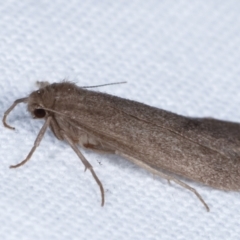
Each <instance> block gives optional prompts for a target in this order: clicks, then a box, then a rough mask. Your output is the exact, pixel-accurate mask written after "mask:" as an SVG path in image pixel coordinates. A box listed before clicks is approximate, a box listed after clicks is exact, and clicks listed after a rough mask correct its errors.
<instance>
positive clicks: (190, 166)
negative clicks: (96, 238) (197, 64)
mask: <svg viewBox="0 0 240 240" xmlns="http://www.w3.org/2000/svg"><path fill="white" fill-rule="evenodd" d="M39 85H40V88H39V90H37V91H34V92H32V93H31V94H30V95H29V96H28V97H26V98H21V99H18V100H16V101H15V102H14V103H13V105H12V106H11V107H10V108H9V109H8V110H7V111H6V112H5V114H4V117H3V124H4V126H5V127H8V128H10V129H14V128H13V127H11V126H9V125H8V124H7V123H6V118H7V115H8V114H9V113H10V112H11V111H12V110H13V108H14V107H15V106H16V105H17V104H18V103H21V102H24V103H27V107H28V111H29V112H30V113H31V114H32V116H33V117H34V118H43V119H45V123H44V125H43V127H42V128H41V130H40V132H39V134H38V136H37V138H36V140H35V143H34V146H33V148H32V149H31V151H30V152H29V154H28V156H27V157H26V159H25V160H23V161H22V162H21V163H19V164H17V165H14V166H10V167H11V168H16V167H19V166H21V165H23V164H24V163H26V162H27V161H28V160H29V159H30V158H31V156H32V154H33V152H34V151H35V149H36V148H37V147H38V145H39V144H40V142H41V140H42V138H43V135H44V133H45V132H46V129H47V128H48V127H50V128H51V130H52V132H53V133H54V135H55V136H56V137H57V138H58V139H59V140H65V141H66V142H68V144H69V145H70V146H71V147H72V149H73V150H74V151H75V152H76V154H77V155H78V157H79V158H80V159H81V161H82V162H83V164H84V166H85V170H87V169H88V170H90V172H91V174H92V175H93V177H94V179H95V181H96V182H97V184H98V185H99V187H100V190H101V196H102V205H104V189H103V186H102V183H101V181H100V180H99V179H98V177H97V175H96V174H95V172H94V170H93V168H92V166H91V164H90V163H89V162H88V161H87V160H86V158H85V157H84V156H83V154H82V153H81V152H80V150H79V148H78V145H80V146H81V147H84V148H88V149H92V150H93V151H98V152H99V151H101V152H106V153H112V154H118V155H120V156H122V157H124V158H126V159H128V160H130V161H131V162H133V163H135V164H137V165H139V166H141V167H143V168H145V169H147V170H149V171H150V172H152V173H153V174H156V175H158V176H160V177H162V178H165V179H167V180H168V181H170V180H171V181H173V182H175V183H177V184H179V185H181V186H182V187H184V188H187V189H189V190H190V191H192V192H193V193H194V194H196V196H197V197H198V198H199V199H200V201H201V202H202V203H203V204H204V206H205V207H206V209H207V210H208V211H209V207H208V205H207V204H206V203H205V202H204V200H203V199H202V197H201V196H200V194H199V193H198V192H197V191H196V190H195V189H194V188H192V187H190V186H189V185H187V184H186V183H184V182H182V181H181V180H179V179H178V178H177V176H180V177H181V176H182V177H184V178H187V179H190V180H194V181H196V182H199V183H203V184H205V185H208V186H211V187H213V188H217V189H221V190H232V191H238V190H240V124H239V123H233V122H226V121H221V120H216V119H211V118H189V117H184V116H180V115H177V114H174V113H171V112H168V111H164V110H161V109H157V108H155V107H151V106H148V105H145V104H143V103H139V102H135V101H131V100H127V99H123V98H120V97H116V96H112V95H109V94H105V93H100V92H95V91H90V90H87V89H85V88H81V87H78V86H76V85H75V84H73V83H70V82H67V81H66V82H61V83H53V84H48V83H47V82H40V83H39Z"/></svg>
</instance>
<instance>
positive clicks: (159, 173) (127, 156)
mask: <svg viewBox="0 0 240 240" xmlns="http://www.w3.org/2000/svg"><path fill="white" fill-rule="evenodd" d="M116 154H118V155H120V156H122V157H125V158H127V159H128V160H130V161H131V162H133V163H135V164H137V165H138V166H140V167H143V168H145V169H146V170H148V171H150V172H151V173H153V174H156V175H158V176H159V177H161V178H164V179H166V180H168V182H169V181H173V182H175V183H176V184H178V185H180V186H182V187H184V188H186V189H188V190H189V191H191V192H193V193H194V194H195V195H196V196H197V198H198V199H199V200H200V201H201V202H202V204H203V205H204V206H205V208H206V209H207V211H208V212H209V210H210V209H209V207H208V205H207V204H206V202H205V201H204V200H203V198H202V196H201V195H200V194H199V193H198V192H197V190H196V189H194V188H192V187H190V186H189V185H188V184H186V183H184V182H182V181H181V180H179V179H177V178H175V177H173V176H170V175H168V174H165V173H163V172H160V171H159V170H156V169H154V168H152V167H151V166H149V165H147V164H145V163H143V162H142V161H139V160H138V159H136V158H133V157H131V156H129V155H127V154H124V153H121V152H118V151H117V152H116Z"/></svg>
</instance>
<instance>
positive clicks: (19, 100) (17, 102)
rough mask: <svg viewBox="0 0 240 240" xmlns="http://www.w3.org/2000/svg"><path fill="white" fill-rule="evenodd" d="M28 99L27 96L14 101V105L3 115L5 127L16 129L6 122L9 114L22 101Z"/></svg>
mask: <svg viewBox="0 0 240 240" xmlns="http://www.w3.org/2000/svg"><path fill="white" fill-rule="evenodd" d="M27 100H28V98H27V97H26V98H20V99H17V100H15V101H14V103H13V104H12V106H11V107H10V108H9V109H8V110H7V111H6V112H5V113H4V115H3V119H2V122H3V125H4V127H7V128H10V129H12V130H14V129H15V128H14V127H11V126H10V125H8V124H7V123H6V119H7V116H8V114H9V113H10V112H11V111H12V110H13V109H14V108H15V107H16V105H17V104H19V103H22V102H27Z"/></svg>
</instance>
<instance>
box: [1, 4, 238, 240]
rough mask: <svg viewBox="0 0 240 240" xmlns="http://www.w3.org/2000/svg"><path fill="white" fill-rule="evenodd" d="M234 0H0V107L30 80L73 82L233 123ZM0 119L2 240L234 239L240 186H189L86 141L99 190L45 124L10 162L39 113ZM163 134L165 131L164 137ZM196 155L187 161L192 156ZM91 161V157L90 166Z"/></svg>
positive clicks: (22, 92) (31, 84)
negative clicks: (190, 188)
mask: <svg viewBox="0 0 240 240" xmlns="http://www.w3.org/2000/svg"><path fill="white" fill-rule="evenodd" d="M239 10H240V3H239V1H237V0H235V1H234V0H232V1H231V0H230V1H213V0H212V1H201V0H199V1H157V0H156V1H154V0H150V1H144V0H140V1H127V0H125V1H110V0H109V1H97V0H96V1H77V0H68V1H61V0H59V1H48V0H40V1H38V2H37V1H31V0H26V1H10V0H9V1H4V2H1V5H0V96H1V98H0V109H1V110H0V111H1V113H0V115H1V116H2V115H3V113H4V111H5V110H6V109H7V108H8V107H9V106H10V105H11V104H12V102H13V101H14V100H15V99H17V98H21V97H25V96H27V95H28V94H29V93H30V92H31V91H33V90H35V89H36V87H35V82H36V81H37V80H48V81H50V82H56V81H61V80H62V79H64V78H67V79H69V80H71V81H75V82H77V84H78V85H82V86H86V85H96V84H102V83H109V82H116V81H127V82H128V83H127V84H123V85H116V86H108V87H102V88H99V89H96V90H99V91H103V92H108V93H111V94H113V95H117V96H121V97H124V98H129V99H134V100H137V101H140V102H144V103H146V104H149V105H152V106H156V107H159V108H163V109H167V110H170V111H173V112H176V113H179V114H184V115H188V116H198V117H204V116H205V117H206V116H207V117H215V118H220V119H225V120H232V121H239V122H240V111H239V106H240V93H239V92H240V91H239V90H240V66H239V64H240V31H239V29H240V15H239ZM8 122H9V123H10V124H11V125H13V126H15V127H16V130H15V131H11V130H8V129H6V128H4V127H3V126H1V127H0V160H1V164H0V226H1V227H0V239H5V240H9V239H18V240H20V239H24V240H25V239H35V240H37V239H51V240H53V239H58V240H59V239H60V240H61V239H97V240H98V239H111V240H119V239H125V240H128V239H145V240H150V239H151V240H155V239H165V240H169V239H211V240H215V239H216V240H218V239H231V240H236V239H239V236H240V226H239V219H240V201H239V199H240V193H236V192H229V193H228V192H223V191H218V190H215V189H211V188H208V187H206V186H202V185H200V184H195V183H192V184H191V186H193V187H195V188H196V189H197V190H198V191H199V193H200V194H201V195H202V196H203V198H204V199H205V201H206V202H207V203H208V204H209V206H210V208H211V211H210V212H209V213H208V212H206V211H205V209H204V207H203V206H202V204H201V203H200V202H199V200H198V199H197V198H196V197H195V196H194V195H193V194H192V193H190V192H189V191H187V190H185V189H183V188H181V187H178V186H176V185H174V184H172V185H169V184H168V183H167V182H166V181H165V180H162V179H159V178H158V177H153V176H152V174H150V173H148V172H146V171H145V170H142V169H140V168H139V167H137V166H135V165H133V164H131V163H129V162H128V161H126V160H125V159H122V158H120V157H117V156H105V155H98V154H94V153H91V152H86V151H84V152H83V153H84V154H85V156H86V157H87V159H88V160H89V161H90V162H91V164H92V165H93V166H94V168H95V171H96V173H97V174H98V176H99V178H100V179H101V181H102V182H103V184H104V187H105V190H106V204H105V206H104V207H103V208H102V207H101V206H100V193H99V189H98V186H97V185H96V183H95V182H94V180H93V179H92V176H91V174H90V173H89V172H86V173H84V172H83V170H84V168H83V166H82V164H81V162H80V160H79V159H78V158H77V156H76V155H75V153H74V152H73V151H72V150H71V148H70V147H69V146H68V145H67V144H66V143H64V142H60V141H58V140H57V139H55V138H54V136H53V134H52V133H51V132H50V131H48V132H47V133H46V135H45V137H44V139H43V141H42V142H41V145H40V146H39V148H38V149H37V151H36V152H35V153H34V155H33V157H32V159H31V160H30V161H29V162H28V163H27V164H26V165H24V166H22V167H21V168H18V169H9V168H8V167H9V165H11V164H16V163H18V162H20V161H21V160H23V159H24V157H25V156H26V155H27V154H28V152H29V150H30V149H31V147H32V144H33V142H34V140H35V137H36V135H37V133H38V131H39V129H40V127H41V126H42V124H43V123H42V121H38V120H33V119H31V117H30V116H29V114H28V113H27V112H26V106H25V105H24V104H21V105H19V106H18V107H17V108H16V109H15V110H14V111H13V112H12V113H11V115H10V116H9V118H8ZM163 141H164V139H163ZM193 161H194V159H193ZM99 162H100V164H99Z"/></svg>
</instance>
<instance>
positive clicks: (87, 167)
mask: <svg viewBox="0 0 240 240" xmlns="http://www.w3.org/2000/svg"><path fill="white" fill-rule="evenodd" d="M63 136H64V139H65V140H66V141H67V142H68V143H69V145H70V146H71V148H72V149H73V150H74V152H75V153H76V154H77V155H78V157H79V158H80V159H81V161H82V163H83V165H84V166H85V171H86V170H87V169H89V171H90V172H91V174H92V176H93V178H94V179H95V181H96V182H97V184H98V186H99V188H100V191H101V197H102V203H101V205H102V206H103V205H104V189H103V185H102V183H101V181H100V180H99V179H98V177H97V175H96V173H95V172H94V170H93V167H92V165H91V164H90V163H89V162H88V160H87V159H86V158H85V157H84V155H83V154H82V153H81V152H80V150H79V149H78V147H77V145H76V144H75V143H74V142H73V141H72V140H71V139H70V138H69V137H68V136H66V134H64V133H63Z"/></svg>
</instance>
